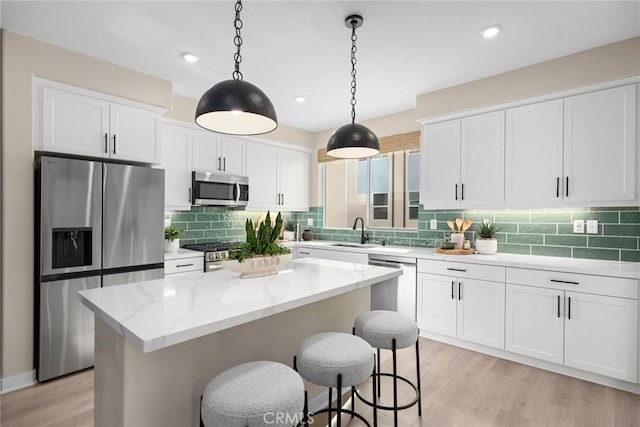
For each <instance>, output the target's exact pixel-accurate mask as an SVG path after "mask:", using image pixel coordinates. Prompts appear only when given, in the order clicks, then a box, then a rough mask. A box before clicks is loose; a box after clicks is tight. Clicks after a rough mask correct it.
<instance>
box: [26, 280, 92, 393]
mask: <svg viewBox="0 0 640 427" xmlns="http://www.w3.org/2000/svg"><path fill="white" fill-rule="evenodd" d="M99 287H100V276H91V277H83V278H79V279H68V280H60V281H53V282H42V283H40V321H39V325H38V326H39V329H40V331H39V332H40V333H39V334H38V335H39V339H38V345H39V347H38V348H39V352H38V353H39V354H38V356H39V357H38V366H37V377H38V381H45V380H48V379H51V378H55V377H58V376H60V375H64V374H68V373H71V372H74V371H78V370H81V369H85V368H89V367H91V366H93V348H94V347H93V342H94V318H93V313H92V312H91V311H90V310H89V309H88V308H86V307H85V306H84V305H83V304H82V303H81V302H80V300H79V299H78V295H77V292H78V291H81V290H85V289H93V288H99Z"/></svg>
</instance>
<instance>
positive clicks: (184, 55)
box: [181, 52, 200, 63]
mask: <svg viewBox="0 0 640 427" xmlns="http://www.w3.org/2000/svg"><path fill="white" fill-rule="evenodd" d="M181 55H182V58H183V59H184V60H185V61H187V62H191V63H193V62H198V60H199V59H200V58H198V57H197V56H195V55H194V54H193V53H189V52H182V54H181Z"/></svg>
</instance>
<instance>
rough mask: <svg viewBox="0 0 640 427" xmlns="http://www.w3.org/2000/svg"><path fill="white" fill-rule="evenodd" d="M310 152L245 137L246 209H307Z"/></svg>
mask: <svg viewBox="0 0 640 427" xmlns="http://www.w3.org/2000/svg"><path fill="white" fill-rule="evenodd" d="M309 161H310V160H309V153H307V152H303V151H299V150H291V149H288V148H284V147H279V146H275V145H271V144H266V143H263V142H254V141H247V171H248V175H249V205H248V206H247V209H255V210H272V211H307V210H309V170H310V167H309Z"/></svg>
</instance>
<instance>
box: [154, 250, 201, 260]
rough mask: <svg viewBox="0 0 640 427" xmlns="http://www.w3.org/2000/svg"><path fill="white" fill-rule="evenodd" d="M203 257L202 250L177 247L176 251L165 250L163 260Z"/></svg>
mask: <svg viewBox="0 0 640 427" xmlns="http://www.w3.org/2000/svg"><path fill="white" fill-rule="evenodd" d="M196 257H204V252H201V251H192V250H191V249H183V248H179V249H178V250H177V251H176V252H165V253H164V260H165V261H170V260H174V259H183V258H196Z"/></svg>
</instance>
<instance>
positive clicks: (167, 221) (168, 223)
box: [164, 219, 171, 227]
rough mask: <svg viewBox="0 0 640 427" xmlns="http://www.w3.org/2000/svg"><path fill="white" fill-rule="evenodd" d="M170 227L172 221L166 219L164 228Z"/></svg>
mask: <svg viewBox="0 0 640 427" xmlns="http://www.w3.org/2000/svg"><path fill="white" fill-rule="evenodd" d="M170 225H171V220H170V219H165V220H164V226H165V227H168V226H170Z"/></svg>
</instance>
